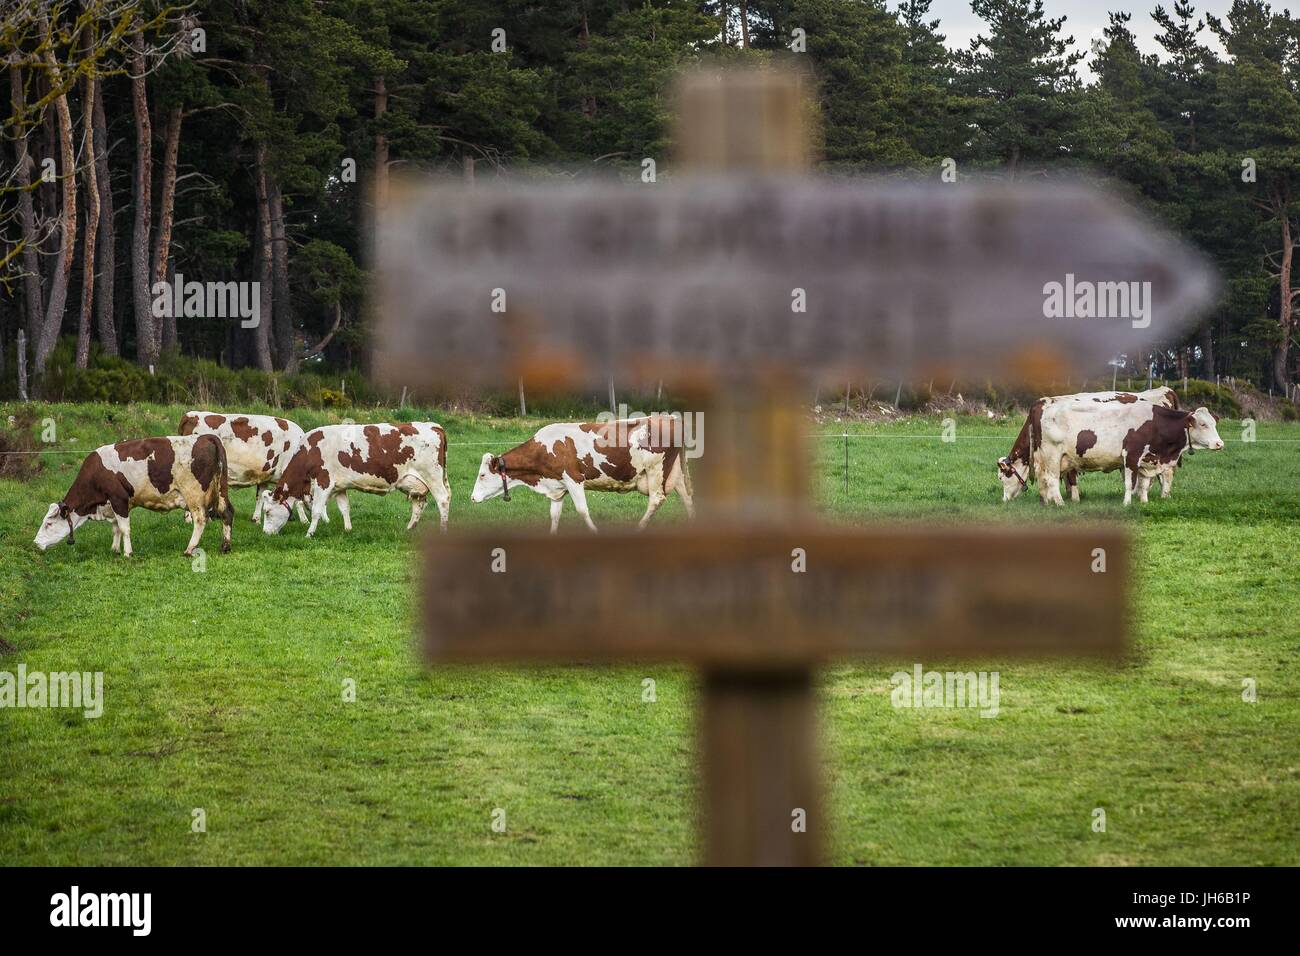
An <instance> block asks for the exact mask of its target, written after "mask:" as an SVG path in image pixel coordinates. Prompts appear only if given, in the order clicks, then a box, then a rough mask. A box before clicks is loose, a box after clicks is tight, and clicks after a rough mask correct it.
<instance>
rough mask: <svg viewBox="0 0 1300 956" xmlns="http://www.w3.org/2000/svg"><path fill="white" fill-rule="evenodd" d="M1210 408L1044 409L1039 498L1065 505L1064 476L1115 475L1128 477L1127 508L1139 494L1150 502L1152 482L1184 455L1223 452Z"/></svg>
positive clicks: (1080, 405)
mask: <svg viewBox="0 0 1300 956" xmlns="http://www.w3.org/2000/svg"><path fill="white" fill-rule="evenodd" d="M1215 422H1216V419H1215V417H1214V416H1213V415H1212V414H1211V413H1210V410H1209V409H1207V408H1204V407H1202V408H1198V409H1196V411H1194V412H1187V411H1180V410H1178V409H1173V408H1165V407H1164V406H1163V405H1152V404H1150V403H1149V402H1128V403H1122V402H1087V401H1084V402H1079V401H1062V402H1053V403H1051V404H1049V405H1047V406H1045V407H1044V408H1043V414H1042V419H1041V422H1040V425H1041V428H1042V447H1041V448H1039V450H1038V468H1039V469H1040V473H1039V476H1038V494H1039V497H1040V498H1041V499H1042V501H1043V503H1044V504H1049V503H1054V504H1058V505H1059V504H1064V502H1063V501H1062V500H1061V489H1060V486H1059V484H1058V482H1059V481H1060V476H1061V473H1062V472H1064V471H1067V470H1074V471H1114V470H1115V469H1117V468H1118V469H1120V470H1121V471H1122V473H1123V476H1124V504H1126V505H1127V504H1128V503H1129V502H1130V501H1131V500H1132V499H1133V492H1134V491H1135V490H1136V491H1137V493H1138V498H1139V499H1140V500H1141V501H1142V502H1144V503H1145V502H1146V500H1147V490H1148V489H1149V488H1150V486H1151V479H1152V478H1154V477H1155V476H1156V475H1158V474H1160V472H1161V470H1162V469H1163V468H1166V467H1168V466H1170V465H1176V464H1177V463H1178V462H1179V460H1180V459H1181V458H1182V457H1183V454H1184V452H1185V453H1187V454H1192V452H1193V449H1197V448H1208V449H1210V450H1213V451H1218V450H1219V449H1220V448H1222V447H1223V439H1222V438H1220V437H1219V430H1218V427H1217V426H1216V424H1215Z"/></svg>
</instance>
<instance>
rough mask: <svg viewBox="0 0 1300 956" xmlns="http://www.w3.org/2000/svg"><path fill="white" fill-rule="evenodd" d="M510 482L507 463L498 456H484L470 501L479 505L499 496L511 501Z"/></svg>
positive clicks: (489, 453)
mask: <svg viewBox="0 0 1300 956" xmlns="http://www.w3.org/2000/svg"><path fill="white" fill-rule="evenodd" d="M510 480H511V479H510V478H509V477H508V476H507V474H506V466H505V463H504V462H502V461H501V459H500V458H499V457H498V456H496V455H493V454H492V453H491V452H488V453H486V454H484V455H483V462H482V464H480V465H479V468H478V478H476V479H475V480H474V491H473V492H472V493H471V494H470V496H469V500H470V501H472V502H474V503H475V504H478V503H479V502H480V501H487V500H488V499H489V498H495V497H496V496H497V495H504V496H505V499H506V501H509V500H510Z"/></svg>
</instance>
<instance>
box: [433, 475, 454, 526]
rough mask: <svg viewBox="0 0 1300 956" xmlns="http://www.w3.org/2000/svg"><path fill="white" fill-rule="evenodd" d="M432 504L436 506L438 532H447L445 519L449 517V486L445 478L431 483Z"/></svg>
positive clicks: (444, 476)
mask: <svg viewBox="0 0 1300 956" xmlns="http://www.w3.org/2000/svg"><path fill="white" fill-rule="evenodd" d="M433 503H434V504H435V505H437V506H438V530H439V531H446V530H447V519H448V518H450V517H451V485H449V484H448V483H447V476H446V475H443V476H442V481H435V482H434V483H433Z"/></svg>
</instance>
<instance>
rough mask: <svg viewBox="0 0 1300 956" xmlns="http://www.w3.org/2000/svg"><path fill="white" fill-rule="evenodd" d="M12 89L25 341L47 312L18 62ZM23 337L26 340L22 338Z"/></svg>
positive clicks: (11, 72) (12, 74) (11, 76)
mask: <svg viewBox="0 0 1300 956" xmlns="http://www.w3.org/2000/svg"><path fill="white" fill-rule="evenodd" d="M9 93H10V97H11V99H12V102H13V115H14V122H15V128H16V131H17V133H18V136H17V138H16V139H15V140H14V158H15V162H16V164H17V169H16V173H17V180H18V224H19V229H20V231H21V235H22V243H23V306H24V308H25V310H26V322H25V323H24V327H25V329H26V332H27V334H26V336H25V337H24V338H25V340H26V341H32V340H33V339H35V337H36V335H37V333H38V332H39V331H40V328H41V317H42V316H43V315H44V314H45V296H44V294H43V292H42V290H41V255H40V249H39V248H38V247H37V244H36V208H35V205H34V204H33V202H32V190H31V185H32V167H33V165H34V163H33V161H32V158H31V156H30V155H29V154H28V151H27V136H26V132H27V131H26V129H24V128H22V127H21V126H19V125H18V124H19V123H20V122H22V121H21V119H20V118H21V117H22V116H24V114H25V113H26V109H27V107H26V97H25V96H24V93H23V78H22V73H21V72H20V71H19V69H18V67H17V66H16V65H14V66H10V67H9ZM20 341H23V340H20Z"/></svg>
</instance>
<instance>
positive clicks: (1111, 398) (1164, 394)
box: [998, 387, 1178, 502]
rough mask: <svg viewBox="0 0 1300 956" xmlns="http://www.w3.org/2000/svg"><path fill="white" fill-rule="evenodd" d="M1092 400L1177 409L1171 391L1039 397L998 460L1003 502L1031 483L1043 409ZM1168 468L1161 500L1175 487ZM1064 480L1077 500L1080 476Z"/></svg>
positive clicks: (1072, 473)
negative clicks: (1145, 403)
mask: <svg viewBox="0 0 1300 956" xmlns="http://www.w3.org/2000/svg"><path fill="white" fill-rule="evenodd" d="M1062 401H1091V402H1121V403H1126V404H1127V403H1131V402H1139V401H1141V402H1150V403H1151V404H1152V405H1163V406H1164V407H1166V408H1177V407H1178V395H1177V393H1176V392H1175V391H1174V390H1173V389H1172V388H1165V387H1161V388H1152V389H1148V390H1146V391H1144V392H1077V393H1075V394H1073V395H1053V396H1048V397H1044V398H1040V399H1039V400H1038V401H1036V402H1034V404H1033V405H1032V406H1030V409H1029V414H1028V415H1026V416H1025V423H1024V424H1023V425H1021V426H1020V434H1018V435H1017V436H1016V440H1015V443H1014V444H1013V445H1012V446H1011V453H1010V454H1009V455H1006V456H1004V457H1002V458H999V459H998V479H999V480H1000V481H1001V482H1002V500H1003V502H1007V501H1010V500H1012V499H1013V498H1015V497H1017V496H1018V495H1019V494H1020V492H1022V491H1024V490H1025V489H1026V488H1028V487H1029V483H1030V482H1031V481H1033V480H1034V471H1035V467H1034V455H1035V453H1036V452H1037V451H1038V448H1039V445H1040V444H1042V432H1041V429H1040V428H1039V420H1040V419H1041V418H1042V414H1043V408H1044V407H1045V406H1046V405H1049V404H1051V403H1054V402H1062ZM1175 467H1177V466H1176V465H1169V466H1167V467H1165V468H1163V469H1161V471H1160V497H1161V498H1168V497H1169V494H1170V492H1171V491H1172V490H1173V487H1174V468H1175ZM1063 477H1064V478H1065V483H1066V484H1067V485H1068V486H1069V488H1070V498H1071V499H1072V500H1073V501H1078V500H1079V476H1078V473H1077V472H1075V471H1068V472H1065V473H1064V475H1063Z"/></svg>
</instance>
